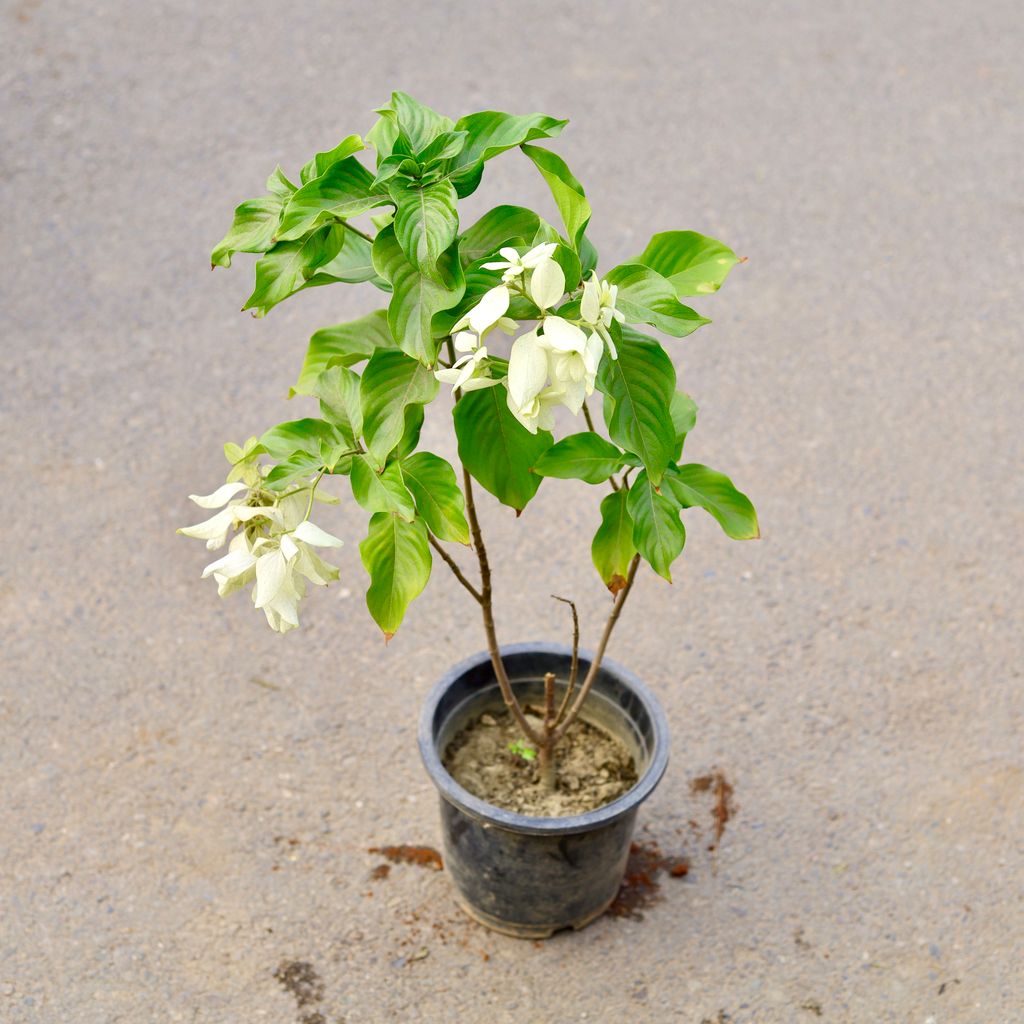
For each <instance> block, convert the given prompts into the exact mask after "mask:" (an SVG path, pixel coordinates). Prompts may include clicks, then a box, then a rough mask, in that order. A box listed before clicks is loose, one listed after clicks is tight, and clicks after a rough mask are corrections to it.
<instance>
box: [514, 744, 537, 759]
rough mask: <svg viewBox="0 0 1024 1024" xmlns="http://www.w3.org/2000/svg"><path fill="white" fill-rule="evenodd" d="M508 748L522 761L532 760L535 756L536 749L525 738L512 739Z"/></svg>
mask: <svg viewBox="0 0 1024 1024" xmlns="http://www.w3.org/2000/svg"><path fill="white" fill-rule="evenodd" d="M508 749H509V750H511V751H512V753H513V754H515V755H516V756H517V757H521V758H522V759H523V760H524V761H532V760H533V759H534V758H535V757H536V756H537V751H536V750H534V748H533V747H531V746H530V745H529V744H528V743H527V742H526V741H525V740H513V741H512V742H511V743H510V744H509V745H508Z"/></svg>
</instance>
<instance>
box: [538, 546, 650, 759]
mask: <svg viewBox="0 0 1024 1024" xmlns="http://www.w3.org/2000/svg"><path fill="white" fill-rule="evenodd" d="M639 566H640V556H639V555H634V556H633V560H632V561H631V562H630V563H629V571H628V572H627V574H626V585H625V586H624V587H623V588H622V589H621V590H620V591H619V593H618V594H617V595H616V598H615V604H613V605H612V610H611V613H610V614H609V615H608V621H607V622H606V623H605V625H604V632H603V633H602V634H601V642H600V643H599V644H598V645H597V650H596V651H595V653H594V660H593V661H592V662H591V663H590V669H589V670H588V671H587V676H586V678H585V679H584V680H583V686H582V687H580V692H579V693H578V694H577V696H576V699H575V700H574V701H573V703H572V707H570V708H569V712H568V714H567V715H566V716H565V720H564V721H563V722H562V724H561V725H560V726H559V727H558V728H557V729H556V730H555V733H554V736H553V738H552V744H555V743H557V742H558V741H559V740H560V739H561V738H562V737H563V736H564V735H565V734H566V732H567V731H568V729H569V726H571V725H572V723H573V722H575V721H576V719H577V717H578V716H579V713H580V709H581V708H582V707H583V702H584V701H585V700H586V699H587V695H588V694H589V693H590V688H591V687H592V686H593V685H594V680H595V679H596V678H597V673H598V670H599V669H600V667H601V659H602V658H604V652H605V648H607V646H608V641H609V640H610V639H611V635H612V630H613V629H614V628H615V623H616V622H618V621H619V614H620V612H621V611H622V606H623V605H624V604H625V603H626V598H627V597H629V592H630V591H631V590H632V589H633V581H634V580H635V579H636V571H637V569H638V568H639Z"/></svg>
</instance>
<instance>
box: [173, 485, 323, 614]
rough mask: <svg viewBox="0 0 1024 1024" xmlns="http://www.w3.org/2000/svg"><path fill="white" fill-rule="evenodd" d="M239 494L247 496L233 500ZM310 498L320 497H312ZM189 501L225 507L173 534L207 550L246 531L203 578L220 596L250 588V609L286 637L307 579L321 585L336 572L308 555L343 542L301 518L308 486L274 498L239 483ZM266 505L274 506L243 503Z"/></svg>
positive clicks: (305, 503)
mask: <svg viewBox="0 0 1024 1024" xmlns="http://www.w3.org/2000/svg"><path fill="white" fill-rule="evenodd" d="M260 479H262V476H261V477H260ZM241 491H245V492H246V494H245V495H244V496H241V497H237V498H236V497H235V496H236V495H239V494H240V492H241ZM314 497H319V495H316V492H314ZM192 500H193V501H194V502H195V503H196V504H197V505H200V506H202V507H204V508H213V507H215V506H216V505H218V504H219V505H223V504H224V502H228V504H227V506H226V507H225V508H223V509H221V511H220V512H217V513H216V514H215V515H214V516H212V517H211V518H210V519H208V520H206V521H205V522H202V523H198V524H196V525H195V526H190V527H186V528H184V529H182V530H179V531H178V532H179V533H183V534H185V535H186V536H189V537H198V538H199V539H201V540H205V541H206V542H207V547H210V548H213V547H220V546H221V545H223V544H224V542H225V540H226V539H227V535H228V534H229V533H230V532H231V530H233V529H235V528H237V527H238V526H240V525H242V524H245V529H243V530H242V531H241V532H239V533H237V534H236V535H235V536H234V537H233V538H232V540H231V543H230V545H229V546H228V553H227V554H226V555H225V556H224V557H223V558H218V559H217V560H216V561H214V562H211V563H210V564H209V565H208V566H206V568H205V569H204V570H203V578H204V579H205V578H206V577H207V576H212V577H213V578H214V580H215V581H216V583H217V592H218V594H220V596H221V597H226V596H227V595H228V594H231V593H234V592H235V591H236V590H240V589H241V588H243V587H245V586H247V585H248V584H250V583H255V585H254V586H253V590H252V598H253V604H254V605H255V606H256V607H257V608H261V609H262V610H263V612H264V614H265V615H266V617H267V621H268V622H269V623H270V625H271V627H272V628H273V629H275V630H277V631H278V632H281V633H284V632H287V631H288V630H289V629H294V628H295V627H296V626H297V625H298V624H299V616H298V606H299V602H300V601H301V600H302V598H303V596H304V595H305V592H306V582H307V580H308V581H309V582H310V583H314V584H316V585H317V586H326V585H327V584H328V583H329V582H331V581H332V580H336V579H337V578H338V569H337V568H336V567H335V566H333V565H329V564H328V563H326V562H324V561H323V560H322V559H321V558H320V556H319V555H317V554H316V552H315V551H314V550H313V548H314V547H340V546H341V543H342V542H341V541H340V540H339V539H338V538H337V537H334V536H332V535H331V534H329V533H327V532H326V531H325V530H322V529H321V528H320V527H319V526H316V525H315V524H313V523H311V522H310V521H309V520H308V519H307V518H306V516H307V514H308V509H309V505H310V502H309V486H308V485H307V486H304V487H298V488H296V489H295V490H293V491H291V492H289V493H286V494H284V495H282V496H280V497H274V496H272V495H269V494H268V493H267V492H266V491H262V490H261V489H260V487H259V485H258V484H257V485H256V486H255V487H253V488H250V487H248V486H247V485H246V484H244V483H231V484H225V485H224V486H223V487H219V488H218V489H217V490H216V491H214V492H213V494H209V495H192ZM266 500H272V501H273V502H274V504H272V505H263V504H248V502H250V501H256V502H259V501H266ZM322 500H326V499H322Z"/></svg>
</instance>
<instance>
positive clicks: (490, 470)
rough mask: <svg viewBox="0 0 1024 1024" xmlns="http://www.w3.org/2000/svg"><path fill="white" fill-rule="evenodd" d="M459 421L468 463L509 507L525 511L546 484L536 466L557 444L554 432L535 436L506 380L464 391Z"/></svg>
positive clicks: (464, 460)
mask: <svg viewBox="0 0 1024 1024" xmlns="http://www.w3.org/2000/svg"><path fill="white" fill-rule="evenodd" d="M454 419H455V434H456V436H457V437H458V440H459V458H460V459H461V460H462V464H463V466H465V467H466V469H467V470H468V471H469V472H470V473H471V474H472V476H473V477H474V479H476V480H479V481H480V483H481V484H482V485H483V486H484V487H485V488H487V490H488V491H490V492H491V494H493V495H494V496H495V497H496V498H497V499H498V501H500V502H501V503H502V504H503V505H508V506H510V507H511V508H514V509H516V511H518V512H521V511H522V510H523V509H524V508H526V506H527V504H528V502H529V501H530V499H531V498H532V497H533V496H534V495H535V494H536V493H537V488H538V487H540V482H541V477H539V476H538V475H537V474H536V473H531V472H530V468H531V467H532V466H535V465H536V464H537V461H538V460H539V459H540V457H541V455H542V454H543V453H544V452H545V451H547V449H548V448H550V447H551V442H552V437H551V434H550V433H548V431H546V430H538V431H537V433H536V434H531V433H530V432H529V431H528V430H527V429H526V428H525V427H524V426H523V425H522V424H521V423H520V422H519V421H518V420H517V419H516V418H515V416H513V415H512V412H511V411H510V410H509V407H508V394H507V392H506V391H505V388H504V386H503V385H501V384H498V385H496V386H495V387H492V388H485V389H483V390H481V391H470V392H469V393H468V394H464V395H463V396H462V398H461V399H460V400H459V402H457V403H456V405H455V412H454Z"/></svg>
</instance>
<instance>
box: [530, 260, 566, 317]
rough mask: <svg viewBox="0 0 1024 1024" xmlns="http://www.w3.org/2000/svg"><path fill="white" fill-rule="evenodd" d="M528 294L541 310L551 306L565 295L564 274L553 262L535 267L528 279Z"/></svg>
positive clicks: (545, 261) (547, 261) (549, 261)
mask: <svg viewBox="0 0 1024 1024" xmlns="http://www.w3.org/2000/svg"><path fill="white" fill-rule="evenodd" d="M530 294H531V295H532V296H533V301H534V302H536V303H537V305H538V306H539V307H540V308H541V309H548V308H549V307H551V306H553V305H554V304H555V303H556V302H557V301H558V300H559V299H560V298H561V297H562V296H563V295H564V294H565V274H564V272H563V271H562V268H561V267H560V266H559V265H558V264H557V263H556V262H555V261H554V260H544V261H543V262H542V263H539V264H538V265H537V268H536V269H535V270H534V272H533V274H532V276H531V278H530Z"/></svg>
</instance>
